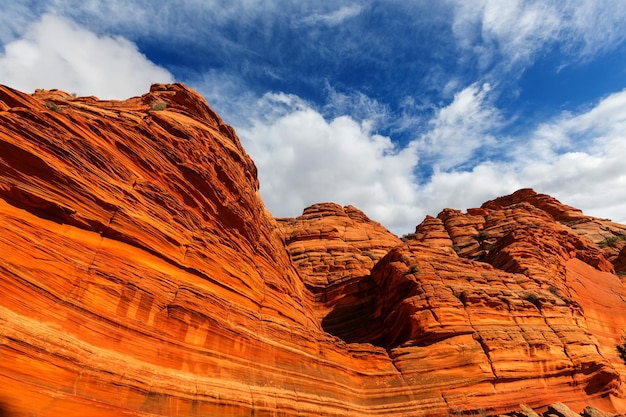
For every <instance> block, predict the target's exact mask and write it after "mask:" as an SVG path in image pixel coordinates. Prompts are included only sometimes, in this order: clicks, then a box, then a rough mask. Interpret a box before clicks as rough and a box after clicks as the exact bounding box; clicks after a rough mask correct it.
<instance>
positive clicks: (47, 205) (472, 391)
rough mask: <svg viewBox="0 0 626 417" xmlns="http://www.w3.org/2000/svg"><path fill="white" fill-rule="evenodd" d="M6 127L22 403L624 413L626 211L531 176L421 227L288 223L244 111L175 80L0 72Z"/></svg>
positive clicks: (1, 227)
mask: <svg viewBox="0 0 626 417" xmlns="http://www.w3.org/2000/svg"><path fill="white" fill-rule="evenodd" d="M0 126H1V129H0V294H1V295H0V323H1V327H0V358H1V359H2V360H1V361H0V381H1V382H2V384H0V402H2V403H4V404H5V408H6V409H7V412H8V413H13V414H15V415H29V414H36V415H41V416H61V415H63V416H66V415H103V416H105V415H111V416H113V415H146V416H147V415H168V416H191V415H198V416H200V415H224V416H228V415H287V416H288V415H293V416H296V415H297V416H307V415H308V416H320V415H328V416H358V415H363V416H376V415H379V416H391V415H398V416H401V415H416V416H419V415H424V416H426V415H429V416H430V415H433V416H437V415H441V416H444V415H448V414H453V413H471V412H475V413H478V412H479V411H480V412H485V413H489V414H495V413H503V412H510V411H514V410H517V409H519V403H520V402H525V403H527V404H528V405H529V406H531V407H533V408H537V409H539V408H541V407H545V406H546V405H547V404H550V403H553V402H555V401H564V402H567V404H568V405H569V406H570V407H571V408H572V409H580V410H582V408H583V407H584V406H586V405H589V404H591V405H597V406H598V407H599V408H603V409H606V410H609V411H611V410H613V411H615V410H617V411H620V410H623V407H624V406H623V404H622V403H620V401H623V400H621V399H620V398H622V397H623V383H622V380H623V375H624V371H625V369H624V368H625V367H624V365H622V364H621V363H620V361H619V358H618V357H617V353H616V351H615V344H616V343H618V342H619V341H620V337H621V331H622V329H623V328H624V326H625V325H626V323H624V321H625V320H626V319H624V317H626V314H624V313H626V311H624V300H626V293H625V291H624V288H623V284H622V282H621V281H620V276H619V275H616V273H618V274H619V273H620V271H623V270H624V266H623V265H624V255H623V254H624V243H623V241H624V240H623V239H622V238H621V236H623V235H624V234H625V233H624V232H625V228H624V226H622V225H618V224H616V223H612V222H610V221H608V220H602V219H595V218H591V217H587V216H584V215H583V214H582V213H581V212H580V211H579V210H576V209H573V208H571V207H567V206H564V205H562V204H561V203H559V202H558V201H556V200H554V199H552V198H551V197H548V196H544V195H541V194H536V193H535V192H533V191H532V190H520V191H519V192H517V193H514V194H513V195H511V196H505V197H502V198H500V199H496V200H493V201H491V202H488V203H485V205H483V207H481V208H478V209H472V210H469V211H468V212H467V213H461V212H459V211H455V210H450V209H446V210H444V211H442V213H440V215H439V216H437V217H436V218H434V217H429V218H427V219H426V220H425V221H424V222H423V223H422V224H421V225H419V226H418V227H417V229H416V233H415V235H414V236H413V237H412V238H411V239H408V240H407V241H406V242H402V241H401V240H400V239H398V238H397V237H396V236H394V235H392V234H391V233H389V232H388V231H387V230H386V229H385V228H384V227H382V226H381V225H380V224H378V223H376V222H373V221H371V220H370V219H369V218H367V216H366V215H365V214H364V213H362V212H361V211H359V210H358V209H356V208H354V207H351V206H346V207H341V206H339V205H336V204H332V203H323V204H318V205H314V206H311V207H309V208H307V209H305V211H304V213H303V215H302V216H299V217H297V218H294V219H276V220H275V219H273V218H271V216H270V215H269V214H268V212H267V210H266V209H265V207H264V205H263V203H262V201H261V200H260V198H259V195H258V187H259V185H258V180H257V177H256V168H255V166H254V163H253V162H252V161H251V159H250V158H249V157H248V156H247V155H246V153H245V151H244V150H243V148H242V147H241V144H240V143H239V140H238V138H237V136H236V135H235V133H234V131H233V129H232V128H230V127H229V126H227V125H226V124H224V123H223V121H222V120H221V119H220V118H219V116H217V114H216V113H215V112H214V111H213V110H211V109H210V107H209V106H208V105H207V104H206V102H204V100H203V99H202V98H201V97H200V96H199V95H198V94H197V93H195V92H193V91H191V90H189V89H188V88H186V87H185V86H184V85H182V84H173V85H155V86H153V87H152V89H151V91H150V92H149V93H147V94H145V95H143V96H141V97H135V98H131V99H129V100H125V101H99V100H97V99H96V98H94V97H88V98H80V97H72V96H70V95H68V94H66V93H63V92H61V91H56V90H53V91H38V92H36V93H35V94H33V95H27V94H23V93H20V92H17V91H15V90H12V89H10V88H7V87H1V88H0ZM603 242H604V243H603ZM520 395H523V397H524V398H523V399H521V398H520ZM620 407H622V408H621V409H620ZM10 415H11V414H10Z"/></svg>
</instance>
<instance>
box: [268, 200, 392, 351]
mask: <svg viewBox="0 0 626 417" xmlns="http://www.w3.org/2000/svg"><path fill="white" fill-rule="evenodd" d="M278 223H279V225H280V228H281V231H282V233H283V235H284V237H285V243H286V245H287V250H288V251H289V254H290V255H291V259H292V261H293V264H294V265H295V266H296V268H298V271H299V272H300V276H301V277H302V279H303V280H304V283H305V285H306V287H307V288H308V289H309V290H310V291H311V294H312V296H313V299H312V301H313V309H314V311H315V313H316V317H317V319H318V320H319V321H320V323H321V324H322V326H323V328H324V329H325V330H326V331H328V332H329V333H332V334H333V335H335V336H338V337H340V338H341V339H343V340H345V341H347V342H364V341H366V342H374V341H376V340H377V337H376V334H378V332H379V331H380V323H378V322H377V321H376V320H375V319H374V318H373V316H372V314H373V312H374V308H375V299H376V295H377V293H376V285H375V283H374V281H373V280H372V278H371V277H370V271H371V269H372V267H373V266H374V264H375V263H376V262H377V261H378V260H379V259H380V258H382V257H383V256H384V255H385V254H386V253H387V252H388V251H389V249H391V248H392V247H394V246H397V245H399V244H400V243H401V241H400V239H399V238H398V237H397V236H396V235H394V234H392V233H391V232H389V231H388V230H387V229H385V228H384V227H383V226H381V225H380V224H379V223H376V222H374V221H372V220H370V219H369V218H368V217H367V216H366V215H365V214H364V213H363V212H361V211H360V210H358V209H356V208H355V207H352V206H347V207H341V206H339V205H337V204H333V203H323V204H315V205H313V206H311V207H308V208H306V209H304V212H303V213H302V216H300V217H297V218H293V219H278Z"/></svg>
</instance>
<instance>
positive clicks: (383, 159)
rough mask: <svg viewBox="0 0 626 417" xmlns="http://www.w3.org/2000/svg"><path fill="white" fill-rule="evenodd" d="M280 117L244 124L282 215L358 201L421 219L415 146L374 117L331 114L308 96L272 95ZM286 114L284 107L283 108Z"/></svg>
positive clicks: (378, 213)
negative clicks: (399, 142)
mask: <svg viewBox="0 0 626 417" xmlns="http://www.w3.org/2000/svg"><path fill="white" fill-rule="evenodd" d="M258 105H259V106H260V107H261V108H264V109H266V110H265V111H263V112H261V113H262V114H276V115H277V117H276V118H275V119H273V120H267V119H265V120H255V122H254V123H253V126H252V127H251V128H249V129H240V130H239V135H240V136H241V138H242V140H243V141H244V145H245V147H246V149H247V150H248V152H249V153H250V154H251V156H252V158H253V159H254V161H255V163H256V164H257V166H258V167H259V176H260V180H261V195H262V196H263V199H264V201H265V203H266V204H267V205H268V207H269V208H270V210H271V211H272V213H273V214H274V215H275V216H295V215H298V214H299V213H301V212H302V209H303V208H304V207H306V206H308V205H310V204H313V203H317V202H321V201H334V202H337V203H340V204H353V205H356V206H357V207H359V208H361V209H363V210H365V211H366V212H367V213H368V215H370V216H372V217H373V218H375V219H376V220H378V221H381V222H383V223H384V224H385V225H387V227H392V228H393V227H398V226H402V225H404V224H406V223H407V222H411V223H412V222H413V220H414V218H415V210H414V207H415V205H416V204H417V201H415V195H416V193H415V191H416V186H415V184H414V183H413V176H412V170H413V167H414V166H415V164H416V161H417V156H416V153H415V149H414V148H412V147H407V148H405V149H397V148H396V147H395V146H394V144H393V143H392V142H391V140H390V139H389V138H388V137H385V136H381V135H377V134H375V133H373V132H372V131H371V130H370V129H369V124H368V123H367V121H365V122H357V121H356V120H354V119H353V118H351V117H348V116H341V117H337V118H334V119H333V120H330V121H328V120H325V119H324V117H323V116H322V115H321V114H320V113H319V112H318V111H316V110H314V109H313V108H312V107H311V106H309V105H308V104H307V103H305V102H303V101H302V100H301V99H299V98H297V97H295V96H290V95H285V94H272V95H266V96H265V97H263V99H262V100H261V102H260V103H259V104H258ZM281 113H282V114H281Z"/></svg>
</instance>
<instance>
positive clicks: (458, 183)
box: [0, 0, 626, 234]
mask: <svg viewBox="0 0 626 417" xmlns="http://www.w3.org/2000/svg"><path fill="white" fill-rule="evenodd" d="M625 21H626V2H623V1H618V0H615V1H593V2H590V1H575V0H570V1H521V0H520V1H513V0H510V1H495V0H475V1H471V0H458V1H453V0H449V1H439V2H433V1H392V0H389V1H334V2H327V1H271V0H268V1H255V0H233V1H223V2H222V1H199V0H198V1H177V2H154V1H140V0H137V1H134V2H127V1H106V2H105V1H69V0H68V1H60V0H58V1H46V2H43V1H30V2H29V1H17V0H15V1H12V0H9V1H7V2H5V3H4V4H3V9H2V10H1V11H0V83H3V84H7V85H9V86H12V87H14V88H18V89H21V90H23V91H27V92H31V91H33V90H34V89H36V88H60V89H63V90H65V91H67V92H71V93H78V94H80V95H96V96H99V97H101V98H117V99H124V98H127V97H130V96H134V95H140V94H142V93H144V92H146V91H148V88H149V85H150V84H151V83H153V82H171V81H180V82H184V83H186V84H187V85H189V86H190V87H192V88H194V89H196V90H198V91H199V92H200V93H201V94H203V95H204V96H205V97H206V99H207V101H208V102H209V104H210V105H211V106H212V107H213V108H214V109H215V110H216V111H217V112H218V113H220V115H221V116H222V117H223V118H224V120H225V121H226V122H227V123H229V124H231V125H233V126H234V127H235V128H236V130H237V132H238V134H239V136H240V138H241V140H242V143H243V144H244V147H245V148H246V150H247V151H248V153H250V155H251V156H252V158H253V159H254V161H255V163H256V164H257V166H258V168H259V177H260V181H261V195H262V197H263V199H264V201H265V203H266V205H267V206H268V208H269V209H270V211H271V212H272V213H273V214H274V215H275V216H296V215H298V214H300V213H301V211H302V209H303V208H304V207H306V206H308V205H310V204H313V203H316V202H321V201H334V202H337V203H340V204H353V205H355V206H357V207H359V208H361V209H362V210H364V211H365V212H366V214H368V215H369V216H370V217H371V218H373V219H375V220H378V221H380V222H381V223H383V224H384V225H385V226H387V227H388V228H389V229H390V230H392V231H394V232H396V233H398V234H402V233H406V232H409V231H412V230H413V229H414V227H415V225H417V224H418V223H419V222H421V220H422V219H423V217H424V216H425V215H426V214H430V215H436V214H437V213H438V212H439V211H440V210H441V209H443V208H444V207H452V208H457V209H466V208H469V207H475V206H478V205H480V204H481V203H482V202H484V201H485V200H488V199H491V198H494V197H497V196H499V195H503V194H507V193H510V192H513V191H515V190H516V189H518V188H521V187H533V188H535V190H537V191H538V192H544V193H548V194H551V195H553V196H555V197H557V198H558V199H560V200H561V201H562V202H564V203H566V204H570V205H573V206H575V207H579V208H581V209H583V210H584V212H585V213H586V214H589V215H595V216H599V217H604V218H611V219H613V220H615V221H620V222H626V169H625V168H624V165H625V164H624V162H623V160H624V159H625V157H626V140H625V139H626V137H625V136H626V129H625V128H626V90H625V88H626V42H625V38H626V25H624V24H623V22H625Z"/></svg>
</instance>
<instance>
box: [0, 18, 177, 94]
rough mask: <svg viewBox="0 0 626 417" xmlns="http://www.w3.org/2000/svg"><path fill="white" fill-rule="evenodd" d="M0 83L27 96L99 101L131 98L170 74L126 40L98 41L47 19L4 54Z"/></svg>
mask: <svg viewBox="0 0 626 417" xmlns="http://www.w3.org/2000/svg"><path fill="white" fill-rule="evenodd" d="M0 79H1V80H2V82H3V83H4V84H7V85H9V86H11V87H14V88H17V89H19V90H23V91H33V90H35V89H37V88H49V89H50V88H58V89H61V90H65V91H67V92H71V93H77V94H80V95H96V96H98V97H100V98H118V99H123V98H128V97H131V96H134V95H139V94H142V93H145V92H146V91H148V89H149V87H150V84H152V83H154V82H172V76H171V74H170V73H169V72H168V71H166V70H165V69H163V68H161V67H158V66H157V65H155V64H153V63H152V62H151V61H149V60H148V59H147V58H146V57H145V56H144V55H142V54H141V53H140V52H139V51H138V50H137V47H136V46H135V44H133V43H132V42H130V41H128V40H126V39H124V38H122V37H115V38H113V37H108V36H97V35H95V34H94V33H92V32H90V31H89V30H87V29H85V28H83V27H81V26H78V25H77V24H75V23H73V22H72V21H69V20H66V19H64V18H61V17H58V16H53V15H44V16H43V17H42V18H41V20H39V21H37V22H35V23H34V24H32V25H31V26H30V27H29V28H28V29H27V30H26V32H25V33H24V35H23V36H22V37H21V38H20V39H17V40H14V41H12V42H10V43H8V44H6V45H5V50H4V53H3V54H1V55H0Z"/></svg>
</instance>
